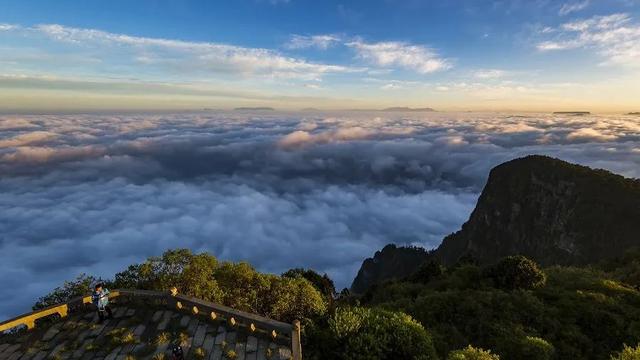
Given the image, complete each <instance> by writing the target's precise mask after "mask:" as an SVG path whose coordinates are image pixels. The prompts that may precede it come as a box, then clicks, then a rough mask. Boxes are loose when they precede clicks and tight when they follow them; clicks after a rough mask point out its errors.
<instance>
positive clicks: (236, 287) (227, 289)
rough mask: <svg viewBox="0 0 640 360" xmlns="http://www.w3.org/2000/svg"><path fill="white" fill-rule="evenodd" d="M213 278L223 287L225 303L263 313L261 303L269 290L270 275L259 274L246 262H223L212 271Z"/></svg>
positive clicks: (240, 308) (236, 307) (244, 309)
mask: <svg viewBox="0 0 640 360" xmlns="http://www.w3.org/2000/svg"><path fill="white" fill-rule="evenodd" d="M214 278H215V279H216V281H217V282H218V284H219V285H220V288H222V289H223V298H222V302H223V303H224V304H225V305H227V306H231V307H233V308H235V309H238V310H243V311H249V312H258V313H264V312H263V311H261V310H262V309H261V304H262V302H263V301H264V300H263V299H264V298H265V296H266V295H267V293H268V291H269V288H270V284H271V276H269V275H264V274H260V273H259V272H257V271H256V270H255V269H254V268H253V267H252V266H251V265H249V263H246V262H240V263H232V262H224V263H222V265H220V266H219V267H218V268H217V269H216V271H215V272H214Z"/></svg>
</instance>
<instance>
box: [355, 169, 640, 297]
mask: <svg viewBox="0 0 640 360" xmlns="http://www.w3.org/2000/svg"><path fill="white" fill-rule="evenodd" d="M632 247H640V181H639V180H633V179H626V178H624V177H622V176H619V175H615V174H612V173H610V172H607V171H604V170H593V169H590V168H588V167H584V166H579V165H574V164H570V163H567V162H565V161H561V160H558V159H553V158H550V157H545V156H528V157H524V158H520V159H515V160H512V161H509V162H506V163H504V164H501V165H499V166H497V167H495V168H494V169H493V170H491V173H490V174H489V179H488V181H487V184H486V186H485V188H484V189H483V191H482V194H481V195H480V198H479V199H478V203H477V205H476V208H475V209H474V211H473V212H472V213H471V216H470V218H469V220H468V221H467V222H466V223H465V224H464V225H463V226H462V229H461V230H459V231H458V232H456V233H454V234H451V235H449V236H447V237H446V238H445V239H444V240H443V242H442V244H441V245H440V247H439V248H438V249H437V250H436V251H435V252H434V253H433V254H432V256H434V257H436V258H437V259H439V260H440V261H441V262H442V263H444V264H447V265H451V264H454V263H455V262H456V261H458V259H460V258H461V257H463V256H468V255H470V256H471V257H473V258H474V259H476V260H477V261H478V262H480V263H491V262H494V261H496V260H498V259H500V258H502V257H504V256H508V255H516V254H520V255H525V256H527V257H529V258H531V259H533V260H535V261H537V262H539V263H540V264H542V265H553V264H575V265H582V264H588V263H594V262H598V261H600V260H603V259H606V258H610V257H613V256H618V255H621V254H623V253H624V252H625V251H626V250H628V249H629V248H632ZM414 251H415V250H414ZM405 256H407V255H405ZM370 260H371V259H368V260H366V261H365V263H364V264H363V269H364V268H365V265H366V266H367V271H366V273H367V274H373V275H378V276H377V277H375V276H373V277H372V276H368V277H367V280H369V281H366V282H367V283H368V285H366V286H365V285H364V284H363V283H364V282H365V281H362V279H358V278H356V281H357V282H358V283H359V289H358V290H360V292H362V291H364V290H362V288H364V289H366V288H367V287H368V286H369V285H370V284H373V283H376V282H379V281H382V280H385V279H388V278H391V277H399V276H400V275H398V273H397V272H394V268H395V267H396V264H394V263H389V262H386V261H384V260H383V258H380V259H378V261H374V262H373V263H372V262H371V261H370ZM374 260H375V257H374ZM367 261H369V263H367ZM418 266H419V265H418ZM363 269H361V272H362V271H363ZM416 269H417V266H416V267H414V268H413V269H408V267H406V266H405V267H404V268H403V269H402V273H403V274H406V273H407V272H409V273H411V272H412V271H415V270H416ZM389 274H390V275H391V276H390V277H385V275H389ZM403 276H406V275H403ZM358 277H360V272H359V273H358ZM356 281H354V285H355V284H356ZM356 292H358V291H356Z"/></svg>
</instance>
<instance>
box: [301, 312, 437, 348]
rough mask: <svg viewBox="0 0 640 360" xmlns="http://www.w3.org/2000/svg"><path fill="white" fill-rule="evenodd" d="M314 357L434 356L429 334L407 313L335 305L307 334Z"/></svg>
mask: <svg viewBox="0 0 640 360" xmlns="http://www.w3.org/2000/svg"><path fill="white" fill-rule="evenodd" d="M307 348H308V349H309V353H310V354H311V355H310V358H312V359H313V358H315V359H327V360H333V359H351V360H358V359H383V360H384V359H422V360H428V359H437V356H436V352H435V349H434V348H433V344H432V342H431V337H430V336H429V334H428V333H427V332H426V330H425V329H424V328H423V327H422V325H420V323H418V322H417V321H415V320H413V319H412V318H411V317H410V316H408V315H406V314H404V313H401V312H392V311H386V310H382V309H377V308H362V307H348V308H338V309H337V310H336V312H335V314H333V315H332V316H331V317H330V318H329V320H328V323H327V326H326V327H318V328H316V330H315V331H312V333H311V334H310V336H309V344H308V347H307Z"/></svg>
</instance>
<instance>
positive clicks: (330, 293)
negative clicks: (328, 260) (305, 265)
mask: <svg viewBox="0 0 640 360" xmlns="http://www.w3.org/2000/svg"><path fill="white" fill-rule="evenodd" d="M282 277H287V278H296V277H303V278H305V279H307V280H309V281H310V282H311V284H312V285H313V286H315V287H316V289H318V291H320V293H322V295H323V296H324V297H325V299H326V300H327V302H328V303H329V304H333V301H334V299H335V297H336V286H335V284H334V283H333V280H331V278H329V276H328V275H327V274H323V275H320V274H318V273H317V272H315V271H313V270H311V269H302V268H295V269H290V270H288V271H287V272H285V273H283V274H282Z"/></svg>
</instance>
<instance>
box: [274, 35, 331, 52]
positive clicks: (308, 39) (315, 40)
mask: <svg viewBox="0 0 640 360" xmlns="http://www.w3.org/2000/svg"><path fill="white" fill-rule="evenodd" d="M340 41H341V39H340V37H339V36H337V35H312V36H304V35H291V38H290V39H289V41H288V42H287V43H286V44H285V47H286V48H288V49H307V48H317V49H321V50H326V49H327V48H329V47H331V46H333V45H336V44H337V43H338V42H340Z"/></svg>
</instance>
